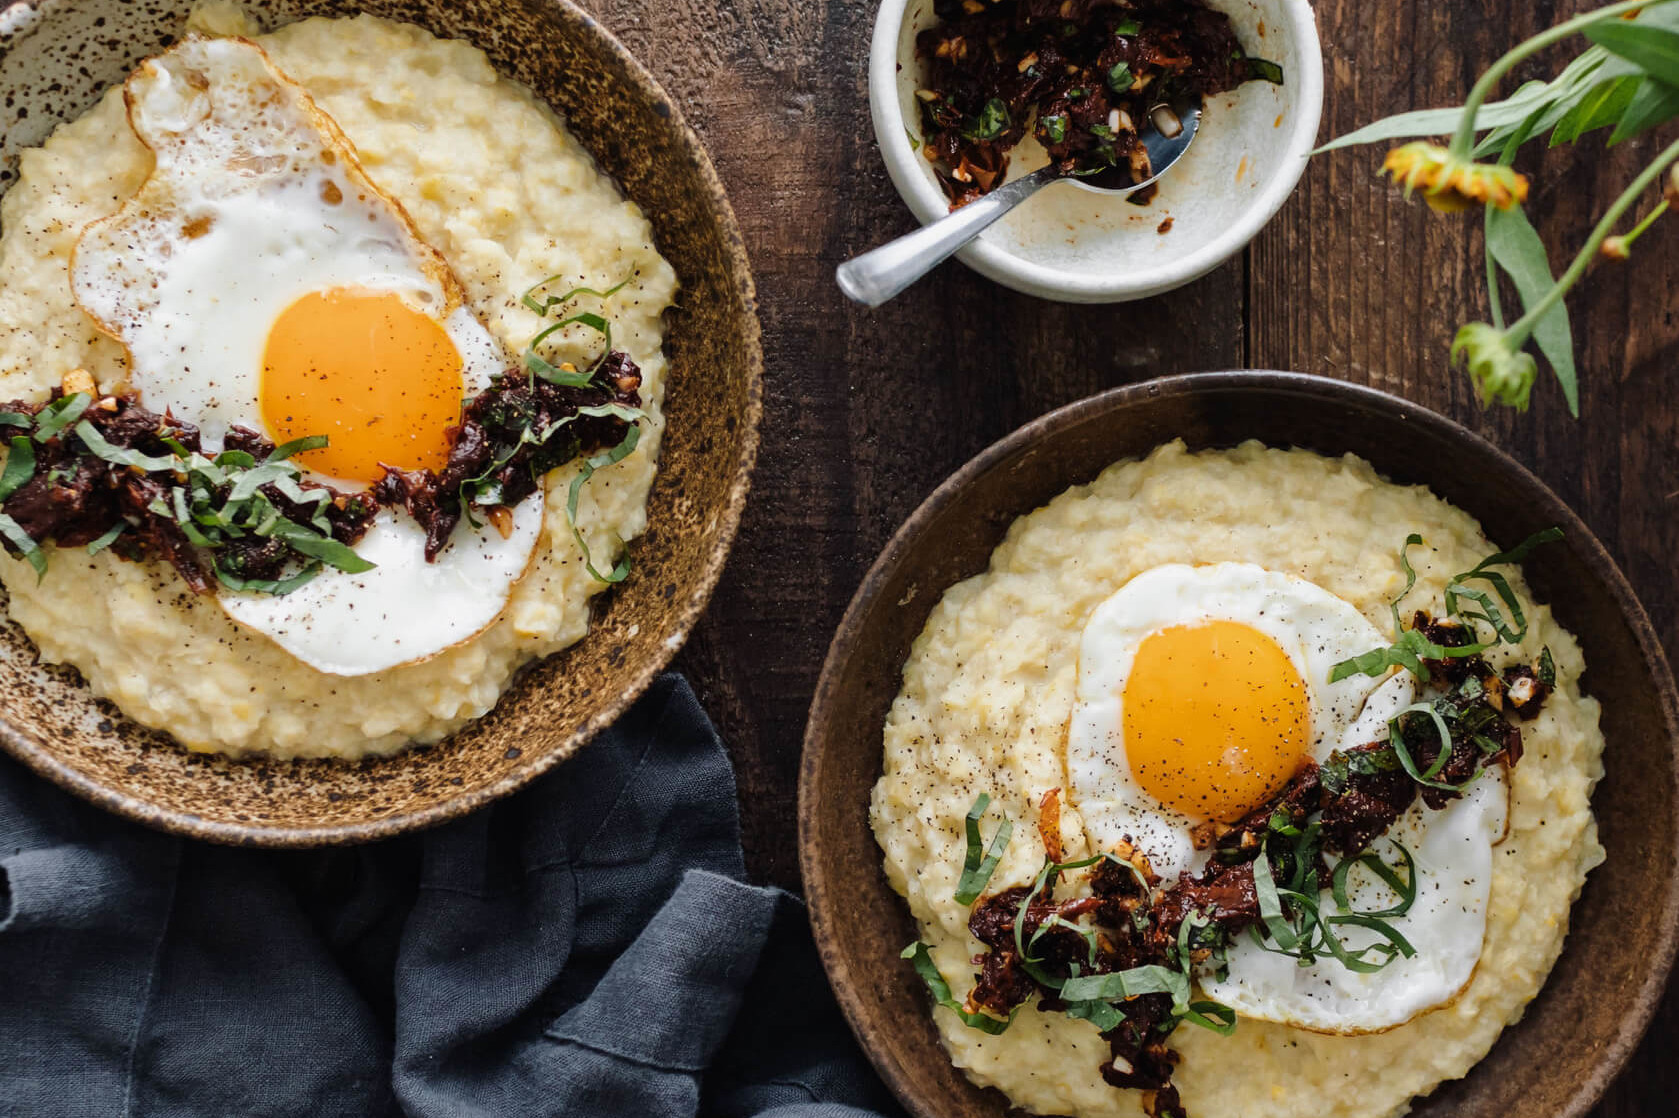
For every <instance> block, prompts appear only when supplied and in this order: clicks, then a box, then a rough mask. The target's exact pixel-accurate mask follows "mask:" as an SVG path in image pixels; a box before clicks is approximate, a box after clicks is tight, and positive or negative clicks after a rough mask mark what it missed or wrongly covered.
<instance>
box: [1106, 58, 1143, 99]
mask: <svg viewBox="0 0 1679 1118" xmlns="http://www.w3.org/2000/svg"><path fill="white" fill-rule="evenodd" d="M1136 80H1137V79H1136V77H1134V76H1133V75H1132V73H1131V67H1130V65H1129V64H1127V63H1124V62H1121V63H1119V64H1118V65H1116V66H1115V67H1114V68H1113V69H1111V70H1109V71H1108V88H1109V89H1111V90H1113V91H1114V92H1115V93H1124V92H1125V91H1126V90H1128V89H1130V88H1131V86H1132V85H1133V84H1134V83H1135V82H1136Z"/></svg>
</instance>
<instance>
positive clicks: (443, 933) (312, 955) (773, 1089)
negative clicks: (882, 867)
mask: <svg viewBox="0 0 1679 1118" xmlns="http://www.w3.org/2000/svg"><path fill="white" fill-rule="evenodd" d="M734 796H735V786H734V774H733V771H732V769H731V768H730V765H729V761H728V757H727V754H726V753H725V752H724V750H723V748H722V743H721V742H720V741H718V739H717V736H716V734H715V732H714V731H713V730H712V728H711V726H710V723H709V722H708V721H707V720H706V718H705V715H704V712H703V711H702V710H701V708H700V706H699V703H698V701H697V700H696V699H695V697H694V695H693V692H692V691H691V690H690V689H689V688H688V686H687V684H686V683H685V682H684V681H682V680H681V679H680V678H679V677H675V676H666V677H664V678H662V679H660V680H659V681H658V682H657V683H656V684H655V685H654V686H653V687H652V688H651V689H650V690H649V692H648V694H647V695H645V696H644V697H643V698H642V699H641V700H640V701H639V702H638V703H636V704H635V706H634V707H632V709H631V710H630V711H629V712H628V713H626V715H625V716H624V718H623V719H622V720H620V722H619V724H618V725H617V726H615V727H613V728H612V729H611V730H609V731H607V732H606V733H605V734H603V735H601V737H600V739H598V740H597V741H596V742H594V743H593V744H591V745H590V746H589V747H588V748H586V749H584V750H582V751H581V752H580V753H579V754H578V755H577V756H576V757H574V758H572V759H571V760H569V761H567V762H565V763H564V764H563V765H561V766H559V767H558V768H557V769H556V770H555V771H554V772H552V773H550V774H548V775H546V776H545V777H543V778H542V779H540V780H538V781H536V782H535V783H534V784H533V785H532V786H531V787H530V788H528V789H527V790H525V791H524V792H521V793H520V794H518V795H516V796H513V797H511V798H509V799H507V800H504V801H502V802H500V803H497V804H495V805H493V806H492V807H490V808H488V809H486V810H484V811H481V812H478V813H476V814H474V815H472V816H470V817H468V818H465V819H461V820H457V821H455V822H453V823H450V824H448V825H445V826H443V827H441V828H438V829H437V830H435V831H431V832H428V833H424V834H420V835H413V836H406V837H403V838H399V839H395V840H391V841H389V842H384V843H379V844H376V845H372V846H365V847H356V848H346V849H326V850H318V851H304V852H264V851H252V850H236V849H229V848H222V847H212V846H204V845H201V844H196V843H189V842H185V841H183V840H180V839H177V838H173V837H170V836H165V835H161V834H157V833H154V832H151V831H147V830H144V829H142V828H139V827H136V826H133V825H132V824H128V823H125V822H122V821H121V820H118V819H115V818H113V817H110V816H108V815H105V814H104V813H102V812H100V811H99V810H98V809H96V808H94V807H92V806H90V805H88V804H84V803H81V802H80V801H77V800H74V799H72V798H71V797H69V796H67V795H65V794H64V793H62V792H59V791H58V790H57V789H55V788H52V787H50V786H49V785H47V784H45V783H44V782H42V781H40V780H38V779H36V778H35V777H34V776H32V775H31V774H29V773H28V772H26V771H25V770H24V769H23V768H22V767H21V766H19V765H16V764H15V763H13V762H12V761H10V760H9V759H0V1115H10V1114H18V1115H29V1116H30V1118H57V1116H64V1118H81V1116H84V1115H96V1114H97V1115H105V1114H113V1115H127V1116H144V1118H197V1116H200V1115H202V1116H217V1118H222V1116H226V1115H230V1114H237V1115H240V1116H241V1118H258V1116H263V1115H276V1116H278V1115H300V1114H307V1115H310V1116H311V1118H334V1116H340V1115H342V1116H344V1118H367V1116H379V1115H396V1114H406V1115H413V1116H416V1118H433V1116H435V1118H467V1116H476V1115H483V1116H486V1118H488V1116H499V1115H515V1116H519V1118H525V1116H530V1115H549V1114H552V1115H566V1116H568V1118H593V1116H595V1115H600V1116H602V1118H607V1116H611V1118H616V1116H618V1115H635V1116H637V1118H699V1116H702V1115H703V1116H706V1118H711V1116H713V1115H715V1116H717V1118H755V1116H768V1115H774V1116H775V1118H857V1116H859V1115H868V1114H881V1113H897V1111H896V1108H895V1107H894V1106H893V1105H892V1103H891V1102H890V1101H889V1100H888V1099H887V1097H886V1095H885V1093H884V1091H883V1090H882V1088H881V1086H880V1084H879V1082H878V1080H876V1079H875V1078H874V1076H873V1074H872V1073H871V1072H870V1071H869V1070H868V1068H867V1066H866V1065H865V1064H864V1063H863V1062H862V1060H861V1059H860V1056H859V1053H858V1052H857V1051H856V1048H855V1045H854V1044H853V1042H852V1040H851V1038H850V1036H849V1034H848V1033H847V1031H846V1029H845V1026H844V1024H843V1022H842V1021H841V1019H840V1017H839V1015H838V1011H837V1008H836V1007H835V1006H834V1004H833V999H832V995H831V994H830V993H829V991H828V990H827V986H826V981H825V979H824V978H823V976H822V973H821V968H820V966H819V965H818V964H817V962H816V957H815V952H814V950H813V948H812V946H811V944H810V941H809V933H808V927H807V925H806V922H805V917H804V912H803V908H802V906H800V905H799V904H798V902H797V901H796V900H795V899H793V898H791V897H790V896H788V895H787V894H785V893H782V892H780V891H779V890H775V889H765V888H758V887H755V886H752V885H748V884H746V883H745V882H744V878H745V870H744V865H743V862H742V856H741V851H740V829H739V820H738V815H737V812H736V807H735V799H734ZM858 1108H863V1109H858Z"/></svg>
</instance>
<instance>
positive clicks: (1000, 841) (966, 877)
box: [955, 792, 1014, 905]
mask: <svg viewBox="0 0 1679 1118" xmlns="http://www.w3.org/2000/svg"><path fill="white" fill-rule="evenodd" d="M990 806H991V796H990V794H989V793H987V792H981V793H980V794H979V798H978V799H976V800H974V805H973V807H971V808H969V809H968V816H967V838H968V851H967V856H966V858H965V860H964V861H963V863H962V876H961V878H960V879H959V880H958V881H957V882H956V894H955V899H956V903H957V904H964V905H971V904H973V903H974V902H975V901H977V900H979V895H980V894H981V893H983V892H985V886H986V884H987V883H988V882H990V880H991V875H992V874H993V873H995V872H996V871H997V863H998V862H1000V861H1001V860H1002V857H1003V851H1004V850H1006V849H1008V845H1009V838H1010V836H1011V835H1013V834H1014V820H1012V819H1007V818H1005V819H1004V820H1003V821H1002V822H1001V823H999V824H998V825H997V830H996V832H995V833H994V834H993V835H992V836H991V847H990V849H989V850H987V849H986V848H985V846H984V843H983V842H982V841H981V839H980V833H979V821H980V817H981V816H983V815H984V814H985V809H986V808H987V807H990Z"/></svg>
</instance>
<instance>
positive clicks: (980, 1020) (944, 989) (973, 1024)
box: [901, 942, 1019, 1036]
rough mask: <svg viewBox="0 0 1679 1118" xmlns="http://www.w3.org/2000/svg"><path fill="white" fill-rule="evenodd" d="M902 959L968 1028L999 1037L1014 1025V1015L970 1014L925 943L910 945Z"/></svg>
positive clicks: (942, 1003) (940, 1001)
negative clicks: (907, 961) (957, 997)
mask: <svg viewBox="0 0 1679 1118" xmlns="http://www.w3.org/2000/svg"><path fill="white" fill-rule="evenodd" d="M901 957H902V958H905V959H908V960H909V961H910V963H911V964H912V965H913V966H914V967H915V973H917V974H919V975H920V976H921V980H922V981H923V982H925V983H926V984H927V989H929V990H931V991H932V992H933V1000H934V1001H936V1002H938V1003H939V1004H940V1005H942V1006H944V1007H945V1008H946V1009H948V1010H950V1011H951V1012H952V1013H954V1014H956V1016H957V1017H959V1018H961V1020H962V1023H963V1024H964V1025H966V1026H968V1028H970V1029H978V1030H979V1031H980V1032H982V1033H990V1034H991V1035H992V1036H997V1035H998V1034H1000V1033H1003V1032H1006V1031H1007V1030H1008V1027H1009V1026H1010V1025H1011V1024H1013V1023H1014V1013H1011V1014H1009V1015H1008V1017H1006V1018H1003V1017H993V1016H991V1015H990V1014H989V1013H969V1012H968V1011H967V1009H965V1008H964V1007H963V1005H962V1003H961V1002H959V1001H957V1000H956V999H955V997H953V996H952V995H951V993H950V983H948V982H946V981H945V980H944V975H942V974H940V973H939V968H938V966H937V964H935V963H934V962H933V956H932V954H931V953H929V952H928V950H927V945H926V944H925V943H920V942H916V943H912V944H910V945H909V946H908V947H906V948H904V950H903V953H902V956H901ZM1015 1012H1016V1013H1018V1012H1019V1009H1018V1008H1017V1009H1016V1010H1015Z"/></svg>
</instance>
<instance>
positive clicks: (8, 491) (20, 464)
mask: <svg viewBox="0 0 1679 1118" xmlns="http://www.w3.org/2000/svg"><path fill="white" fill-rule="evenodd" d="M34 476H35V444H34V443H32V442H30V441H29V439H28V437H27V436H24V435H17V436H14V437H13V439H12V441H11V450H10V451H8V452H7V454H6V468H5V470H4V471H0V501H4V500H5V499H6V498H8V497H10V496H11V495H12V494H13V493H16V492H17V491H18V490H19V489H21V488H23V486H24V485H25V484H27V483H28V481H29V479H30V478H32V477H34Z"/></svg>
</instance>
